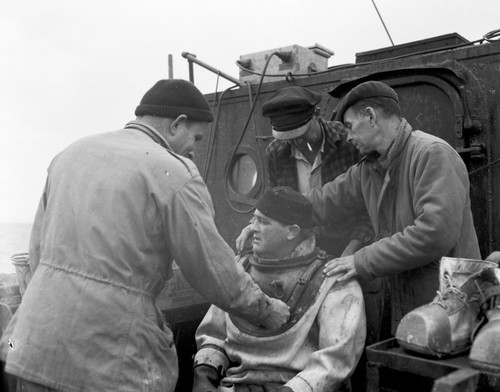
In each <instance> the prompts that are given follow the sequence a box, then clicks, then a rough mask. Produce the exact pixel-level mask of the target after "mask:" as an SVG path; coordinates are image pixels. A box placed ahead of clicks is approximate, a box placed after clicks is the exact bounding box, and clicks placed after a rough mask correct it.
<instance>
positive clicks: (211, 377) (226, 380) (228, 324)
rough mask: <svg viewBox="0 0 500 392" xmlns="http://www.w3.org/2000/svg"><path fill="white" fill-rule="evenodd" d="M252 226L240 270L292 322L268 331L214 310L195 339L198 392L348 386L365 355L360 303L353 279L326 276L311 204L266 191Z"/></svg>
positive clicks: (284, 190)
mask: <svg viewBox="0 0 500 392" xmlns="http://www.w3.org/2000/svg"><path fill="white" fill-rule="evenodd" d="M255 208H256V209H255V212H254V216H253V218H252V220H251V223H252V232H253V241H252V251H251V252H249V253H245V254H243V255H241V256H240V257H239V259H238V262H239V263H240V264H241V265H242V266H243V267H244V268H245V269H246V270H247V272H249V273H250V275H251V276H252V278H253V279H254V281H255V282H256V283H257V284H258V285H259V286H260V287H261V289H262V290H263V291H264V292H265V293H267V294H268V295H269V296H270V297H273V298H279V299H282V300H283V301H285V302H286V303H287V304H288V305H289V306H290V319H289V321H288V322H287V323H286V324H285V325H283V326H282V327H281V328H278V329H276V330H274V331H267V330H264V329H262V328H260V327H259V326H254V325H252V324H250V323H248V322H246V321H244V320H242V319H241V318H239V317H237V316H234V315H229V314H227V313H226V312H224V311H222V310H221V309H219V308H218V307H216V306H212V307H211V308H210V309H209V311H208V312H207V314H206V316H205V318H204V319H203V321H202V322H201V324H200V326H199V327H198V330H197V332H196V342H197V346H198V352H197V353H196V355H195V358H194V379H193V392H215V391H219V392H223V391H224V392H278V391H279V392H306V391H311V392H312V391H315V392H331V391H337V390H343V389H342V388H343V387H345V386H346V384H348V379H349V377H350V375H351V374H352V372H353V370H354V368H355V366H356V364H357V362H358V360H359V358H360V356H361V352H362V350H363V345H364V341H365V315H364V307H363V296H362V292H361V289H360V286H359V284H358V282H357V281H356V280H355V279H349V280H345V281H343V282H342V283H340V282H338V281H337V277H336V276H330V277H328V278H326V277H325V275H324V274H323V273H322V271H323V268H324V263H325V262H326V257H325V254H324V252H322V251H321V250H320V249H319V248H317V247H316V244H315V236H314V233H313V231H312V226H313V220H312V219H313V215H312V214H313V209H312V205H311V203H310V202H309V201H308V200H307V199H306V198H305V197H304V196H303V195H301V194H300V193H298V192H296V191H294V190H292V189H291V188H290V187H275V188H268V189H266V191H265V192H264V194H263V196H262V197H261V198H260V199H259V201H258V202H257V204H256V207H255Z"/></svg>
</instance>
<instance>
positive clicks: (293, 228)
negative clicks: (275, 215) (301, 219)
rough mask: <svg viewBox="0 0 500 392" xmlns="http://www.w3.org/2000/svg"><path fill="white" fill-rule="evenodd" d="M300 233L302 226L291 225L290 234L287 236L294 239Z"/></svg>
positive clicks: (289, 227)
mask: <svg viewBox="0 0 500 392" xmlns="http://www.w3.org/2000/svg"><path fill="white" fill-rule="evenodd" d="M299 234H300V227H299V225H289V226H288V234H287V236H286V238H287V239H288V240H293V239H295V238H297V236H298V235H299Z"/></svg>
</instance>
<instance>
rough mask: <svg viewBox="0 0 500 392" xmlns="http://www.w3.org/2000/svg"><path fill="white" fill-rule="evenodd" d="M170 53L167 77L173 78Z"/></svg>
mask: <svg viewBox="0 0 500 392" xmlns="http://www.w3.org/2000/svg"><path fill="white" fill-rule="evenodd" d="M172 59H173V58H172V55H171V54H169V55H168V78H169V79H173V78H174V64H173V61H172Z"/></svg>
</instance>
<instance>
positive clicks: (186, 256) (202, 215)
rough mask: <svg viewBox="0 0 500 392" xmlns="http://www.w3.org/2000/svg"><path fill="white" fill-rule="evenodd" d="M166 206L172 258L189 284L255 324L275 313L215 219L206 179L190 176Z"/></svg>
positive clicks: (166, 229) (213, 300) (166, 222)
mask: <svg viewBox="0 0 500 392" xmlns="http://www.w3.org/2000/svg"><path fill="white" fill-rule="evenodd" d="M170 203H171V205H169V206H167V207H165V210H166V211H165V213H164V217H163V220H164V224H165V225H166V227H165V232H166V236H167V242H168V245H169V248H170V249H171V251H172V256H173V257H174V259H175V261H176V262H177V264H178V265H179V267H180V269H181V270H182V273H183V275H184V277H185V278H186V280H187V281H188V282H189V284H190V285H191V286H192V287H193V288H194V289H195V290H197V291H198V292H199V293H200V294H201V295H202V296H203V297H205V299H206V300H208V301H209V302H210V303H212V304H214V305H216V306H218V307H220V308H221V309H223V310H224V311H226V312H229V313H232V314H234V315H236V316H239V317H243V318H245V319H246V320H248V321H250V322H251V323H253V324H255V323H258V322H260V321H262V320H265V319H266V318H267V317H268V316H269V314H270V311H271V307H270V300H269V298H268V297H267V296H266V295H265V294H264V293H263V292H262V291H261V290H260V288H259V287H258V286H257V285H256V284H255V283H254V282H253V281H252V279H251V277H250V275H248V274H247V273H246V272H245V271H244V269H243V267H242V266H241V265H238V264H237V263H236V262H235V260H234V258H235V254H234V252H233V251H232V249H231V248H230V247H229V245H228V244H227V243H226V242H225V241H224V239H223V238H222V237H221V235H220V234H219V232H218V231H217V228H216V226H215V222H214V219H213V206H212V201H211V198H210V195H209V193H208V190H207V188H206V186H205V184H204V183H203V181H202V179H201V177H200V176H199V175H198V176H195V177H193V178H191V179H190V180H189V181H188V182H187V183H186V184H184V186H182V187H181V188H180V189H179V190H178V191H177V192H176V193H175V194H174V195H173V197H172V199H171V200H170Z"/></svg>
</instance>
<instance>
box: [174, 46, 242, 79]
mask: <svg viewBox="0 0 500 392" xmlns="http://www.w3.org/2000/svg"><path fill="white" fill-rule="evenodd" d="M182 57H184V58H185V59H187V60H188V62H189V66H190V68H189V78H190V81H191V82H193V80H192V79H191V77H192V63H196V64H198V65H199V66H200V67H203V68H205V69H208V70H209V71H212V72H213V73H215V74H217V75H219V76H222V77H223V78H224V79H227V80H229V81H230V82H233V83H234V84H237V85H238V86H240V87H245V86H246V85H245V83H243V82H241V81H239V80H238V79H235V78H233V77H232V76H230V75H228V74H226V73H224V72H222V71H219V70H218V69H216V68H214V67H212V66H211V65H208V64H207V63H204V62H203V61H201V60H198V59H197V58H196V56H195V55H194V54H191V53H188V52H182ZM193 79H194V77H193Z"/></svg>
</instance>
